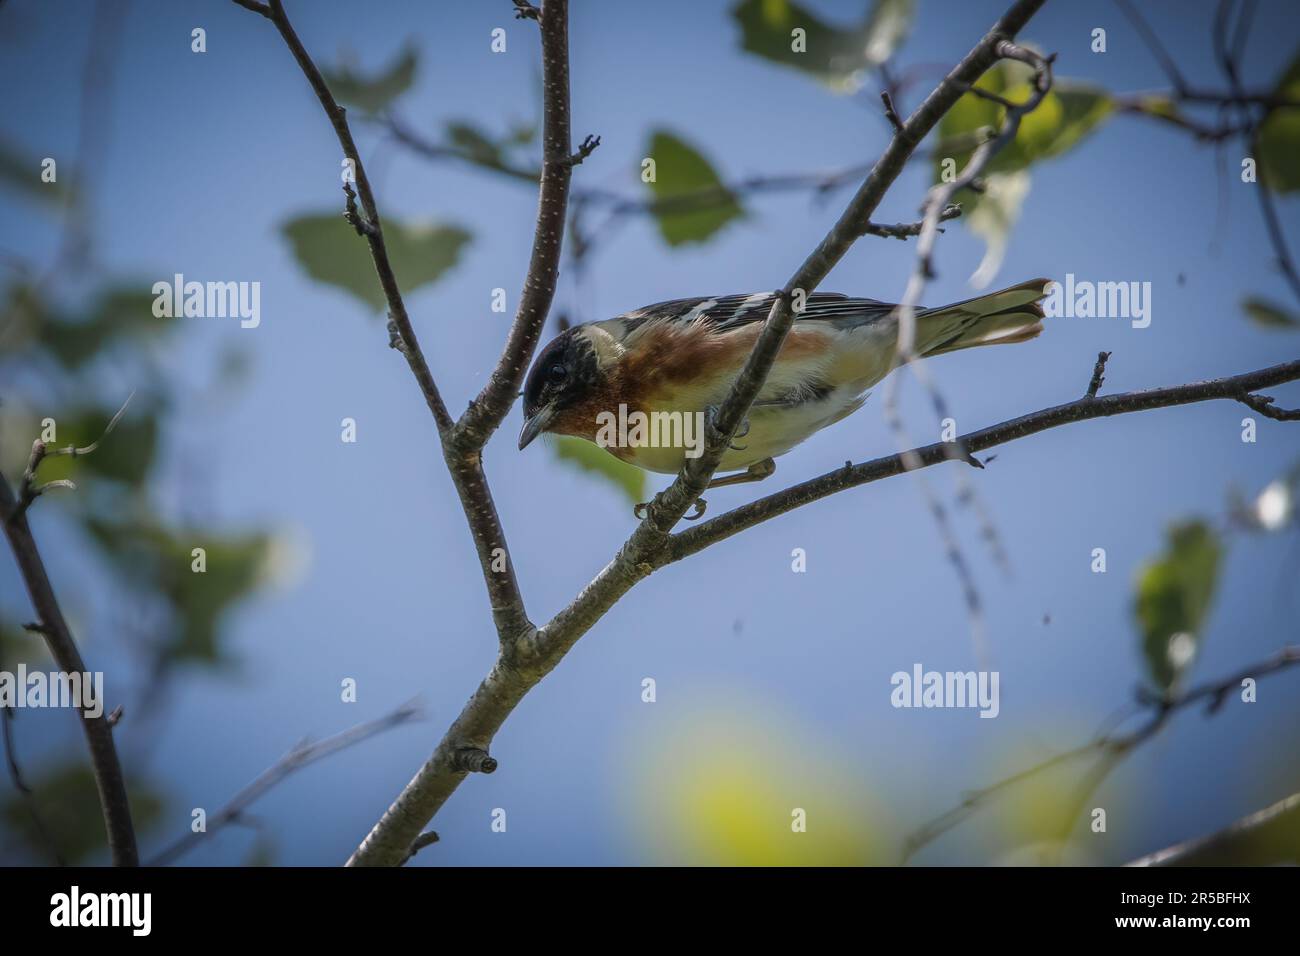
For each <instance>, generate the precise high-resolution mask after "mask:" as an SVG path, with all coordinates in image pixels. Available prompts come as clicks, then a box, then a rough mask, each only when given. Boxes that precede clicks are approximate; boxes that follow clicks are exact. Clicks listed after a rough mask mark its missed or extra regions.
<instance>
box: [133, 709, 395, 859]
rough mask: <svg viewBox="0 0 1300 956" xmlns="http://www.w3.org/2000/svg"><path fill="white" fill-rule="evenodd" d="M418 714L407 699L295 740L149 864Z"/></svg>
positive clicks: (185, 848) (176, 854) (179, 852)
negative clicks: (203, 823) (315, 737)
mask: <svg viewBox="0 0 1300 956" xmlns="http://www.w3.org/2000/svg"><path fill="white" fill-rule="evenodd" d="M419 715H420V708H419V707H418V706H416V704H415V703H407V704H403V705H402V706H401V707H398V708H397V709H396V710H394V711H393V712H392V713H390V714H385V715H384V716H383V717H379V718H377V719H375V720H371V721H368V722H366V723H364V724H357V725H356V726H355V727H350V728H348V729H347V730H344V731H342V732H341V733H337V734H335V735H334V736H332V737H326V738H325V739H324V740H319V741H316V742H314V743H313V742H312V741H310V740H304V741H302V742H301V743H299V744H296V745H295V746H294V747H293V749H292V750H290V751H289V752H288V753H286V754H285V755H284V756H283V757H281V758H280V759H279V760H277V761H276V762H275V763H274V764H272V765H271V766H270V767H268V768H267V769H266V770H264V771H262V773H261V774H259V775H258V777H257V779H255V780H253V782H252V783H250V784H248V785H247V786H246V787H244V788H243V789H242V790H240V791H239V792H238V793H237V794H235V795H234V796H233V797H231V798H230V802H229V803H227V804H226V805H225V806H223V807H222V808H221V809H220V810H218V811H217V812H216V813H214V814H212V816H211V817H209V818H208V821H207V828H206V829H205V830H203V831H201V832H198V833H187V834H185V836H183V837H181V838H180V839H179V840H177V841H176V842H174V843H172V844H170V845H168V846H167V847H165V848H164V849H163V850H161V851H160V852H159V853H158V855H157V856H155V857H154V858H153V859H152V860H150V861H149V865H150V866H167V865H168V864H170V863H173V862H175V861H176V860H177V859H179V858H180V857H182V856H184V855H185V854H186V853H188V852H189V851H190V850H192V849H194V847H196V846H198V845H199V844H200V843H202V842H203V841H204V840H207V839H211V838H212V837H213V836H215V835H216V833H217V831H218V830H220V829H222V828H223V827H225V826H227V825H229V824H231V823H237V822H238V821H239V820H240V819H242V818H243V816H244V813H245V812H246V811H247V810H248V808H249V807H250V806H252V805H253V804H254V803H255V802H257V801H258V800H260V799H261V798H262V797H263V796H265V795H266V793H267V791H269V790H271V789H272V788H274V787H275V786H276V785H277V784H279V783H281V782H282V781H283V780H284V779H285V778H286V777H289V776H291V775H292V774H294V773H295V772H297V771H299V770H301V769H302V768H303V767H306V766H307V765H308V764H313V763H315V762H316V761H318V760H323V759H324V758H326V757H329V756H331V755H333V754H336V753H338V752H339V751H340V750H346V749H347V748H348V747H351V746H353V745H355V744H359V743H361V742H362V741H363V740H367V739H369V738H371V737H373V736H375V735H376V734H380V733H383V732H384V731H385V730H391V729H392V728H393V727H397V726H399V725H400V724H404V723H406V722H407V721H409V720H413V719H414V718H416V717H418V716H419Z"/></svg>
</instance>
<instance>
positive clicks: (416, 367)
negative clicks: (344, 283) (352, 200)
mask: <svg viewBox="0 0 1300 956" xmlns="http://www.w3.org/2000/svg"><path fill="white" fill-rule="evenodd" d="M235 2H236V3H238V4H239V5H240V6H242V7H245V8H246V9H249V10H253V11H255V12H257V13H261V14H262V15H263V16H265V17H267V18H268V19H269V20H270V21H271V22H272V23H274V24H275V28H276V29H277V30H279V31H280V36H282V37H283V38H284V42H285V43H286V44H287V45H288V47H289V50H290V52H292V53H293V58H294V59H295V60H297V61H298V66H299V67H300V68H301V69H302V72H303V75H304V76H306V77H307V82H309V83H310V84H311V88H312V91H313V92H314V93H315V94H316V98H317V99H318V100H320V105H321V106H322V107H323V108H324V110H325V115H326V116H327V117H329V121H330V125H331V126H333V127H334V135H335V136H337V137H338V141H339V146H341V147H342V149H343V155H344V156H345V157H347V158H348V159H349V160H351V163H352V168H353V172H354V173H355V175H356V181H357V194H358V195H359V196H360V198H361V208H362V210H363V211H364V213H365V223H366V228H364V229H358V231H359V232H360V233H361V234H362V235H363V236H364V237H365V240H366V245H367V246H369V247H370V257H371V259H372V260H373V261H374V264H375V272H376V274H377V275H378V276H379V284H380V286H381V287H382V288H383V290H384V299H385V300H386V301H387V303H388V313H389V318H390V319H391V321H392V322H393V324H394V325H395V326H396V327H397V332H398V334H399V335H400V337H401V344H402V347H401V348H400V349H398V351H400V352H401V353H402V355H403V356H405V357H406V362H407V364H408V365H410V367H411V371H412V373H414V375H415V380H416V382H417V383H419V386H420V391H421V392H422V393H423V394H424V401H425V404H426V405H428V406H429V411H431V412H432V413H433V418H434V421H435V422H436V423H437V425H438V431H439V433H443V432H446V431H447V430H448V429H450V428H451V427H452V424H453V423H452V419H451V415H450V414H449V413H448V412H447V407H446V405H445V404H444V403H443V401H442V396H441V395H440V394H439V392H438V386H437V384H436V383H435V382H434V380H433V373H432V372H430V371H429V364H428V362H426V361H425V358H424V352H423V351H422V350H421V348H420V342H419V339H417V338H416V335H415V329H414V328H412V326H411V319H410V316H409V315H407V313H406V304H405V302H403V301H402V291H401V289H399V288H398V286H397V277H396V276H395V275H394V274H393V266H392V263H391V262H389V260H388V249H387V247H386V246H385V244H384V227H383V223H382V222H380V219H379V208H378V207H377V206H376V205H375V195H374V193H373V192H372V191H371V189H370V179H369V177H367V176H366V168H365V165H364V164H363V163H362V162H361V154H360V153H358V152H357V144H356V143H355V142H354V141H353V139H352V130H351V128H350V127H349V126H348V119H347V111H346V110H345V109H344V108H343V107H341V106H339V104H338V102H337V101H336V100H335V99H334V94H332V93H331V92H330V89H329V86H328V85H327V84H326V82H325V77H324V76H323V75H322V74H321V71H320V70H319V69H318V68H317V66H316V64H315V63H314V62H313V61H312V58H311V56H310V55H309V54H308V53H307V49H306V48H305V47H304V46H303V45H302V41H301V40H299V39H298V34H297V33H296V32H294V29H293V24H291V23H290V22H289V17H288V15H287V14H286V13H285V12H284V3H283V2H282V0H270V6H269V7H266V8H265V9H263V5H262V4H259V3H253V2H251V0H250V2H242V0H235ZM347 187H348V184H346V183H345V184H344V188H345V191H347Z"/></svg>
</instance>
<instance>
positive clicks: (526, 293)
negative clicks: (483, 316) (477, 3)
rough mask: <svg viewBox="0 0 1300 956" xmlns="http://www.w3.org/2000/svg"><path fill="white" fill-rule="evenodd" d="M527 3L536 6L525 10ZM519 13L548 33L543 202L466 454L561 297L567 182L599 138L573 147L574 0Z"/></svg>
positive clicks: (457, 441)
mask: <svg viewBox="0 0 1300 956" xmlns="http://www.w3.org/2000/svg"><path fill="white" fill-rule="evenodd" d="M524 10H528V11H531V12H527V13H525V12H522V11H524ZM520 11H521V12H520V13H519V15H520V16H529V17H532V18H534V19H537V20H538V21H539V23H540V26H541V34H542V86H543V89H544V91H545V93H544V103H543V108H542V183H541V192H540V195H539V198H538V202H537V225H536V228H535V229H534V231H533V251H532V257H531V258H530V259H529V262H528V275H527V277H526V278H525V280H524V288H523V292H522V293H521V295H520V297H519V308H518V310H517V311H516V312H515V320H514V323H513V324H512V325H511V327H510V335H509V337H508V338H507V339H506V344H505V348H504V349H502V351H501V358H500V359H499V360H498V361H497V365H496V368H495V369H493V370H492V375H491V377H490V378H489V379H488V383H487V385H485V386H484V387H483V390H482V391H481V392H480V393H479V395H478V397H477V398H476V399H474V401H473V402H471V403H470V406H469V408H468V409H467V410H466V412H465V414H464V415H462V416H461V419H460V421H459V422H457V424H456V434H455V438H454V441H453V444H454V445H455V447H456V448H457V449H459V450H461V451H462V452H465V453H474V452H477V451H478V450H479V449H481V448H482V447H483V446H484V445H485V444H487V440H488V439H489V438H491V437H492V433H493V432H494V431H496V430H497V428H498V427H500V425H501V422H502V421H503V420H504V419H505V417H506V415H507V414H508V413H509V411H510V409H511V407H513V405H514V403H515V398H516V397H517V396H518V394H519V389H520V387H521V386H522V385H523V381H524V375H525V374H526V373H527V371H528V364H529V362H530V361H531V360H532V357H533V351H534V350H535V349H536V348H537V340H538V339H539V338H540V337H541V334H542V328H543V326H545V324H546V316H547V314H548V313H549V312H550V310H551V300H552V299H553V298H554V297H555V283H556V279H557V277H558V276H559V272H560V252H561V250H562V248H563V245H564V221H565V216H566V214H567V212H568V202H569V181H570V179H571V178H572V175H573V167H574V166H575V165H577V164H578V163H579V162H581V161H582V158H583V157H585V156H586V155H588V154H589V153H590V152H591V151H592V150H593V149H595V148H596V144H598V143H599V142H600V140H599V139H598V138H593V137H587V139H585V140H584V141H583V145H582V149H581V150H579V152H577V153H574V152H573V149H572V147H571V145H570V133H569V125H570V124H569V5H568V0H546V2H545V3H544V4H543V5H542V9H541V11H540V12H539V11H537V10H536V9H535V8H533V7H531V5H528V4H525V5H523V6H522V7H520Z"/></svg>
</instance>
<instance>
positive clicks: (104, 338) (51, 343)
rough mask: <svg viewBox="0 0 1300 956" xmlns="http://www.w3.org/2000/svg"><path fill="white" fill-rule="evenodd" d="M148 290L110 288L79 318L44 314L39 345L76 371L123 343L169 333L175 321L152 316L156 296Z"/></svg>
mask: <svg viewBox="0 0 1300 956" xmlns="http://www.w3.org/2000/svg"><path fill="white" fill-rule="evenodd" d="M150 289H151V286H150V285H149V284H147V283H142V284H141V285H139V286H122V287H118V288H110V289H108V290H106V291H104V292H103V293H101V294H100V295H99V297H98V298H97V299H96V300H95V301H94V302H93V303H91V306H90V307H89V308H88V309H87V310H85V314H84V315H81V316H55V315H51V314H48V313H46V314H44V315H43V316H42V322H41V328H40V341H41V344H42V345H43V346H44V347H45V348H46V349H47V350H49V352H50V353H51V354H53V355H54V356H55V358H57V359H58V360H59V361H60V362H61V363H62V364H63V366H64V367H65V368H69V369H76V368H79V367H81V366H82V365H84V364H85V363H87V362H89V361H91V360H92V359H94V358H95V357H96V356H97V355H99V354H100V353H101V352H102V351H104V350H105V349H107V348H110V347H112V346H114V345H117V344H118V343H119V342H121V341H123V340H126V339H133V340H135V341H136V342H138V340H139V339H140V338H146V337H149V336H153V335H158V334H159V333H161V332H165V331H168V330H169V329H171V328H173V327H174V326H173V323H174V322H175V319H174V318H158V317H156V316H154V314H153V303H154V298H155V296H154V295H153V293H152V292H151V291H150Z"/></svg>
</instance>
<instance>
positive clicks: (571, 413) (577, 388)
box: [519, 325, 622, 450]
mask: <svg viewBox="0 0 1300 956" xmlns="http://www.w3.org/2000/svg"><path fill="white" fill-rule="evenodd" d="M621 352H622V348H621V347H620V346H619V345H618V343H617V342H615V341H614V338H613V336H611V335H610V334H609V333H608V332H606V331H605V330H604V329H601V328H598V327H596V326H593V325H576V326H574V327H573V328H571V329H566V330H565V331H563V332H561V333H560V334H559V335H557V336H556V337H555V338H553V339H552V340H551V341H550V342H549V343H547V345H546V347H545V348H543V349H542V350H541V352H539V353H538V355H537V358H536V359H535V360H534V361H533V367H532V369H531V370H530V371H529V373H528V379H527V381H525V383H524V392H523V397H524V427H523V430H522V431H521V432H520V433H519V447H520V449H521V450H522V449H523V448H524V447H526V446H527V445H528V443H529V442H531V441H532V440H533V439H534V438H536V437H537V436H538V435H540V434H542V433H543V432H557V433H559V434H568V435H583V434H586V433H587V432H588V431H590V432H592V433H594V431H595V413H596V411H597V410H598V406H599V405H600V404H601V398H600V396H601V395H602V394H604V393H605V391H606V386H607V384H608V382H609V380H610V372H611V371H612V369H613V367H614V365H616V363H617V362H618V357H619V354H620V353H621Z"/></svg>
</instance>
